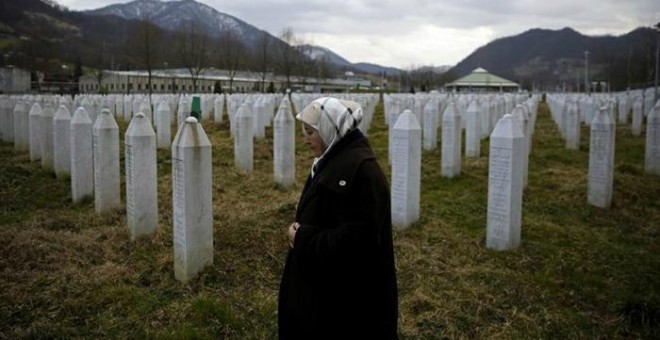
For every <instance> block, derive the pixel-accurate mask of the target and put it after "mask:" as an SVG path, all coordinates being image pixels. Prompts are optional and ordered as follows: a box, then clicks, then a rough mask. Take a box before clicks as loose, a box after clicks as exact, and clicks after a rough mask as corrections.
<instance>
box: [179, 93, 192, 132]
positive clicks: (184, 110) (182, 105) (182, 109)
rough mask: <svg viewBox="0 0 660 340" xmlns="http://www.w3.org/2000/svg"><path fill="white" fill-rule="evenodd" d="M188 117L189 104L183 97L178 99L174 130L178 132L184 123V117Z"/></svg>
mask: <svg viewBox="0 0 660 340" xmlns="http://www.w3.org/2000/svg"><path fill="white" fill-rule="evenodd" d="M189 115H190V104H189V103H188V99H186V97H185V96H181V98H179V107H178V108H177V111H176V130H177V131H179V129H180V128H181V125H183V123H185V121H186V117H188V116H189Z"/></svg>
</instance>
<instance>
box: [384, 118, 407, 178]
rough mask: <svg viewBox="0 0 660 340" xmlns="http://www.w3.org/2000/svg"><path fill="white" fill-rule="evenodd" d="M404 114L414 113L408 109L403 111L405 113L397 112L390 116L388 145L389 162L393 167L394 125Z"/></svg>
mask: <svg viewBox="0 0 660 340" xmlns="http://www.w3.org/2000/svg"><path fill="white" fill-rule="evenodd" d="M404 113H410V114H413V113H412V111H410V110H408V109H406V110H403V113H401V112H398V111H395V112H392V113H391V114H390V124H389V130H388V136H387V137H388V143H387V161H388V163H389V164H390V166H391V165H392V158H394V155H393V154H394V125H395V124H396V122H397V121H398V120H399V117H400V116H401V115H402V114H404Z"/></svg>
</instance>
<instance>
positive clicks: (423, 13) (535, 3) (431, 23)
mask: <svg viewBox="0 0 660 340" xmlns="http://www.w3.org/2000/svg"><path fill="white" fill-rule="evenodd" d="M56 1H57V2H58V3H60V4H62V5H64V6H67V7H68V8H70V9H72V10H85V9H96V8H100V7H103V6H107V5H109V4H112V3H125V2H129V1H127V0H56ZM197 1H198V2H201V3H204V4H207V5H209V6H211V7H213V8H215V9H216V10H218V11H220V12H223V13H226V14H229V15H232V16H235V17H237V18H238V19H241V20H244V21H246V22H247V23H249V24H251V25H254V26H256V27H258V28H260V29H265V30H266V31H268V32H270V33H271V34H273V35H275V36H278V35H279V34H280V33H281V32H282V31H283V30H284V29H285V28H291V29H292V30H293V32H294V33H295V34H296V35H297V36H299V37H302V38H303V39H304V40H306V41H307V42H309V43H311V44H314V45H320V46H323V47H327V48H329V49H331V50H332V51H334V52H335V53H337V54H339V55H341V56H342V57H344V58H346V59H348V60H349V61H350V62H353V63H356V62H370V63H375V64H380V65H383V66H394V67H399V68H404V69H405V68H409V67H411V66H421V65H435V66H440V65H455V64H456V63H458V62H459V61H461V60H462V59H463V58H465V57H467V56H468V55H469V54H470V53H471V52H472V51H474V50H475V49H477V48H478V47H480V46H483V45H485V44H487V43H488V42H490V41H492V40H494V39H496V38H501V37H506V36H511V35H516V34H519V33H522V32H524V31H526V30H528V29H531V28H547V29H561V28H564V27H572V28H574V29H575V30H577V31H579V32H581V33H583V34H587V35H604V34H612V35H619V34H624V33H627V32H629V31H631V30H633V29H634V28H636V27H639V26H653V25H655V24H656V23H658V22H660V0H598V1H597V0H506V1H495V0H453V1H446V0H335V1H328V0H197Z"/></svg>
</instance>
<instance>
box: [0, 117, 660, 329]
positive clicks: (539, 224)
mask: <svg viewBox="0 0 660 340" xmlns="http://www.w3.org/2000/svg"><path fill="white" fill-rule="evenodd" d="M382 115H383V112H382V104H381V105H378V107H377V110H376V117H374V119H373V123H372V127H371V129H370V131H369V138H370V141H371V143H372V145H373V147H374V149H375V151H376V154H377V157H378V159H379V160H380V162H381V164H382V166H383V168H384V170H385V172H386V173H387V174H388V176H389V174H390V168H389V166H388V165H387V139H388V134H387V127H386V126H385V124H384V120H383V116H382ZM119 125H120V129H121V131H122V133H121V134H120V136H121V137H120V139H121V141H120V155H121V169H122V173H123V171H124V170H123V169H124V168H123V167H124V164H123V162H124V156H123V152H124V151H123V147H124V145H123V132H124V131H125V129H126V127H127V124H126V123H122V122H120V124H119ZM204 128H205V130H206V132H207V133H208V135H209V138H210V139H211V141H212V143H213V149H212V152H213V215H214V225H213V236H214V261H213V265H212V266H210V267H208V268H206V269H205V270H204V271H202V272H201V273H200V274H199V276H198V277H197V278H195V279H194V280H192V281H191V282H190V283H188V284H181V283H179V282H177V281H176V280H175V279H174V273H173V259H172V258H173V250H172V208H171V206H172V189H171V182H172V179H171V162H170V157H171V151H169V150H160V151H159V152H158V157H157V161H158V186H159V196H158V206H159V227H158V229H157V230H156V232H155V233H154V234H153V235H152V236H150V237H144V238H140V239H138V240H136V241H134V242H131V241H130V239H129V237H128V232H127V229H126V228H127V227H126V217H125V214H124V211H123V210H120V211H116V212H113V213H108V214H102V215H99V214H96V213H94V207H93V200H88V201H86V202H83V203H82V204H78V205H73V204H72V203H71V197H70V183H69V181H67V180H58V179H56V178H55V177H54V176H53V174H52V173H49V172H47V171H44V170H42V169H41V168H40V166H39V163H38V162H30V161H29V156H28V155H27V154H25V153H17V152H15V151H14V150H13V146H12V145H9V144H0V158H1V159H2V161H1V162H0V183H1V184H0V244H1V245H2V246H0V274H1V276H0V277H1V278H0V288H1V289H0V337H7V338H69V337H79V338H105V337H110V338H156V339H163V338H164V339H191V338H193V339H216V338H227V339H270V338H276V337H277V293H278V288H279V280H280V275H281V273H282V269H283V265H284V259H285V256H286V251H287V238H286V235H285V229H286V226H287V225H288V224H289V223H291V222H292V221H293V219H294V216H295V207H296V203H297V200H298V197H299V194H300V190H301V189H302V186H303V184H304V180H305V178H306V176H307V174H308V172H309V166H310V165H311V160H312V154H311V152H310V151H309V150H308V149H307V147H306V146H305V145H304V144H303V143H302V138H300V137H301V136H299V135H297V136H296V140H297V146H296V147H297V153H296V177H297V181H296V183H295V185H294V187H293V188H292V189H291V190H284V189H282V188H279V187H278V186H276V185H274V182H273V178H272V171H273V170H272V128H268V129H267V137H266V138H265V139H262V140H255V152H254V155H255V158H254V172H252V173H249V174H245V173H242V172H240V171H237V170H236V169H234V159H233V146H234V144H233V141H232V139H231V137H230V134H229V125H228V122H226V121H225V122H224V123H223V124H221V125H219V126H216V125H214V124H213V123H210V122H209V123H205V124H204ZM296 131H300V127H299V126H298V128H297V129H296ZM439 131H440V130H439ZM297 133H298V132H297ZM644 137H645V136H644V135H642V136H639V137H634V136H632V134H631V133H630V125H626V124H623V125H618V126H617V138H616V157H615V170H614V171H615V175H614V194H613V201H612V207H611V208H610V209H608V210H603V209H598V208H595V207H591V206H589V205H587V203H586V202H587V198H586V196H587V195H586V190H587V171H588V161H589V153H588V146H589V129H588V127H587V126H583V128H582V137H581V138H582V139H581V147H580V149H579V150H566V149H565V147H564V144H565V143H564V140H563V139H562V138H561V137H560V135H559V132H558V130H557V128H556V126H555V125H554V123H553V122H552V121H551V119H550V114H549V111H548V109H547V106H546V105H545V104H541V105H540V107H539V115H538V120H537V123H536V130H535V134H534V137H533V146H532V153H531V156H530V161H529V184H528V187H527V188H526V189H525V191H524V197H523V217H522V218H523V221H522V242H521V246H520V247H519V248H518V249H516V250H514V251H509V252H493V251H489V250H487V249H486V248H485V237H486V203H487V193H488V183H487V180H488V141H487V140H484V141H482V144H481V152H482V155H481V157H479V158H463V163H462V173H461V174H460V176H458V177H456V178H454V179H446V178H443V177H442V176H441V175H440V153H439V152H440V151H439V149H435V150H433V151H424V152H423V153H422V178H421V180H422V183H421V187H422V191H421V217H420V220H419V221H417V222H416V223H415V224H414V225H413V226H412V227H410V228H409V229H407V230H404V231H397V232H395V234H394V240H395V251H396V264H397V275H398V284H399V301H400V305H399V313H400V314H399V316H400V318H399V321H400V323H399V329H400V337H401V338H405V339H434V338H658V337H660V329H659V326H658V325H659V324H660V320H659V318H660V317H659V315H660V297H659V294H660V241H659V239H658V238H659V237H658V236H659V232H660V228H659V223H658V221H660V178H658V177H657V176H651V175H648V174H645V173H644V171H643V168H644V167H643V161H644ZM121 188H122V195H125V184H124V182H123V179H122V184H121ZM122 200H125V198H124V197H122Z"/></svg>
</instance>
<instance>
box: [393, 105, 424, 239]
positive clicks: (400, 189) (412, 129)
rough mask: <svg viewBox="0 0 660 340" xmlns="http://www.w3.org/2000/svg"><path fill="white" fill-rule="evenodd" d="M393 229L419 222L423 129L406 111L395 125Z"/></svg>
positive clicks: (413, 116) (414, 117) (411, 114)
mask: <svg viewBox="0 0 660 340" xmlns="http://www.w3.org/2000/svg"><path fill="white" fill-rule="evenodd" d="M392 141H393V143H392V145H391V147H392V193H391V195H392V225H393V226H394V227H395V228H397V229H405V228H408V227H409V226H410V225H411V224H413V223H414V222H416V221H417V220H418V219H419V206H420V204H419V200H420V180H421V164H422V163H421V162H422V129H421V127H420V126H419V123H418V122H417V117H416V116H415V115H414V114H413V113H411V112H410V111H409V110H406V111H405V112H404V113H403V114H402V115H401V116H400V117H399V119H398V120H397V122H396V124H394V125H393V138H392Z"/></svg>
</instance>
